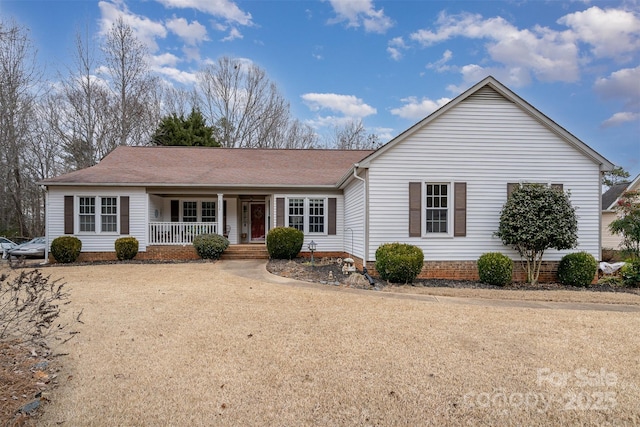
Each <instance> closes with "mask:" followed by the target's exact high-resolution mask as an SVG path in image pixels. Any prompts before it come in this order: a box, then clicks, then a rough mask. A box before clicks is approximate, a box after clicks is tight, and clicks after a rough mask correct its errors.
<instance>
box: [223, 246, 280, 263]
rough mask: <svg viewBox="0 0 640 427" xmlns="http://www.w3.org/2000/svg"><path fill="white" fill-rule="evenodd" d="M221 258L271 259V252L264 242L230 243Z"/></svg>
mask: <svg viewBox="0 0 640 427" xmlns="http://www.w3.org/2000/svg"><path fill="white" fill-rule="evenodd" d="M220 259H221V260H225V259H228V260H230V259H269V252H267V247H266V246H265V245H264V244H259V245H229V247H228V248H227V249H226V250H225V251H224V252H223V253H222V256H221V257H220Z"/></svg>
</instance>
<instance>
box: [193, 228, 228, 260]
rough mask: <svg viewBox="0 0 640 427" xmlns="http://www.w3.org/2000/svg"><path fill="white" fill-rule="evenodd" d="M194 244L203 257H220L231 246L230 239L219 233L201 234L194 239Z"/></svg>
mask: <svg viewBox="0 0 640 427" xmlns="http://www.w3.org/2000/svg"><path fill="white" fill-rule="evenodd" d="M193 246H194V247H195V249H196V252H197V253H198V256H199V257H200V258H202V259H218V258H220V255H222V252H224V250H225V249H227V248H228V247H229V240H227V238H226V237H224V236H221V235H219V234H199V235H197V236H196V237H195V238H194V239H193Z"/></svg>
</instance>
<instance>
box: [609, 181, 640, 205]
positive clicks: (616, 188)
mask: <svg viewBox="0 0 640 427" xmlns="http://www.w3.org/2000/svg"><path fill="white" fill-rule="evenodd" d="M638 188H640V175H638V176H637V177H636V178H635V179H634V180H633V181H631V182H629V181H624V182H618V183H617V184H613V185H612V186H611V187H609V189H608V190H607V191H605V192H604V194H603V195H602V210H603V211H611V210H613V208H614V207H615V205H616V203H617V202H618V199H619V198H620V196H622V193H624V192H625V191H632V190H636V189H638Z"/></svg>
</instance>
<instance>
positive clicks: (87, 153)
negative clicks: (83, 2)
mask: <svg viewBox="0 0 640 427" xmlns="http://www.w3.org/2000/svg"><path fill="white" fill-rule="evenodd" d="M97 64H98V63H97V59H96V57H95V53H94V49H93V48H92V46H91V45H90V43H89V37H88V34H87V35H85V37H84V38H83V37H82V35H81V34H80V33H79V32H78V33H77V34H76V40H75V52H74V54H73V68H72V69H69V70H68V75H67V77H61V79H60V80H61V88H60V90H58V91H56V92H52V93H51V94H50V95H49V96H48V97H47V99H46V100H45V101H44V102H45V103H46V104H47V105H48V106H49V112H48V114H46V115H45V116H44V117H46V118H47V120H48V122H49V126H50V128H51V130H53V131H54V132H55V134H56V137H57V138H58V139H59V140H60V142H61V145H62V146H63V151H64V157H65V160H66V162H67V166H68V168H69V169H73V170H75V169H82V168H85V167H89V166H93V165H95V164H96V163H97V162H98V161H99V160H100V159H101V158H102V157H104V156H105V155H106V154H107V153H108V152H109V151H110V150H111V149H113V146H112V144H111V142H112V141H113V140H114V135H115V129H114V124H113V120H112V118H111V117H110V115H109V108H110V92H109V89H108V86H107V82H105V81H103V80H101V79H99V78H98V77H97V76H96V75H95V69H96V68H97Z"/></svg>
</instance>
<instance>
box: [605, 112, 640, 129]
mask: <svg viewBox="0 0 640 427" xmlns="http://www.w3.org/2000/svg"><path fill="white" fill-rule="evenodd" d="M635 121H637V122H640V113H632V112H630V111H623V112H620V113H615V114H614V115H613V116H611V117H609V118H608V119H607V120H605V121H604V122H602V127H604V128H608V127H612V126H620V125H621V124H623V123H627V122H635Z"/></svg>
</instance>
